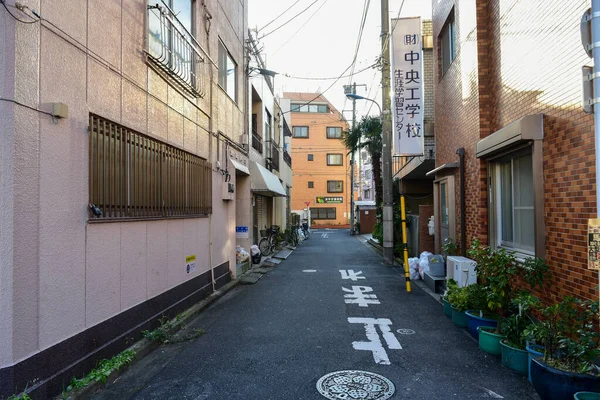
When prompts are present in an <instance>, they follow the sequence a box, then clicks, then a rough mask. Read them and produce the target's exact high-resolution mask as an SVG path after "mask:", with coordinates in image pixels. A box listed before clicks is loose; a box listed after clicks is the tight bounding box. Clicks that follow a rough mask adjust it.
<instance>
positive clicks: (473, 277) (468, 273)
mask: <svg viewBox="0 0 600 400" xmlns="http://www.w3.org/2000/svg"><path fill="white" fill-rule="evenodd" d="M446 264H447V277H448V278H453V279H454V280H455V281H456V283H458V287H464V286H469V285H472V284H474V283H477V272H476V271H475V267H477V263H476V262H475V261H473V260H471V259H469V258H467V257H461V256H448V258H447V259H446Z"/></svg>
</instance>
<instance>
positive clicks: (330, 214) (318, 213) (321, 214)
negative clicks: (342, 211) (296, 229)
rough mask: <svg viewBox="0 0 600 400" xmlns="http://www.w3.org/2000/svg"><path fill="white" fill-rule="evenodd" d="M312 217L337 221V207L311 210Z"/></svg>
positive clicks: (313, 208)
mask: <svg viewBox="0 0 600 400" xmlns="http://www.w3.org/2000/svg"><path fill="white" fill-rule="evenodd" d="M310 217H311V218H312V219H313V220H315V219H335V207H322V208H315V207H312V208H311V209H310Z"/></svg>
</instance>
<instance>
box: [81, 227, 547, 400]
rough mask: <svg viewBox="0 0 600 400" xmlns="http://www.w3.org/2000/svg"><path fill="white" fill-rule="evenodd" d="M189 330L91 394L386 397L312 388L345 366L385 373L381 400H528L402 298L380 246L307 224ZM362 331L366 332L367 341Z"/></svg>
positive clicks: (513, 380) (431, 313)
mask: <svg viewBox="0 0 600 400" xmlns="http://www.w3.org/2000/svg"><path fill="white" fill-rule="evenodd" d="M371 289H372V291H371ZM359 292H360V293H362V294H363V295H364V294H366V295H367V296H362V295H361V294H360V293H359ZM355 293H358V294H355ZM368 295H372V296H368ZM347 303H348V304H347ZM388 320H389V321H388ZM388 324H389V325H388ZM369 325H370V328H369ZM387 328H389V333H387V334H386V333H385V332H386V330H387ZM194 329H202V330H204V331H205V332H206V333H205V334H204V335H202V336H200V337H199V338H197V339H195V340H193V341H189V342H183V343H177V344H171V345H169V344H167V345H163V346H161V347H160V348H159V349H157V350H155V351H154V352H153V353H151V354H150V355H149V356H147V357H146V358H144V359H142V360H141V361H139V362H137V363H135V364H134V365H133V366H132V367H131V368H130V370H128V371H127V372H125V373H124V374H123V375H122V376H121V377H120V378H118V380H117V381H116V382H115V383H114V384H111V385H108V386H107V387H106V388H105V389H103V390H102V391H101V392H100V393H97V394H96V395H95V396H93V397H92V398H94V399H97V400H102V399H106V400H108V399H212V400H218V399H276V400H282V399H302V400H303V399H307V400H308V399H315V400H316V399H323V398H331V399H333V398H340V399H342V398H346V399H355V398H356V399H358V398H361V399H363V398H368V399H387V398H389V395H391V394H392V393H393V390H394V389H393V387H391V386H390V387H388V386H386V385H387V383H385V381H383V383H382V385H381V387H377V386H375V385H371V386H367V392H369V390H371V389H373V388H375V389H373V390H374V391H372V392H370V393H369V394H368V397H364V396H365V393H366V392H363V391H360V390H358V391H355V392H351V393H350V394H348V393H345V392H344V391H345V390H346V389H345V386H343V385H342V386H339V385H334V384H332V381H331V380H328V379H325V380H324V381H323V382H322V383H323V386H324V387H325V389H324V391H325V393H329V394H328V395H327V396H325V397H324V396H323V395H322V394H320V393H319V391H318V390H317V386H316V385H317V382H318V381H319V379H320V378H321V377H323V376H325V375H327V374H330V373H334V372H337V371H347V370H350V371H366V372H371V373H375V374H379V375H381V376H383V377H384V378H387V379H388V380H389V381H391V383H392V384H393V386H394V387H395V392H396V395H395V396H393V398H406V399H450V398H456V399H481V398H504V399H537V395H536V394H535V393H534V391H533V388H532V387H531V385H529V384H528V383H527V378H526V377H523V376H519V375H517V374H515V373H513V372H512V371H510V370H509V369H507V368H505V367H503V366H502V365H501V364H500V360H499V359H496V358H494V357H492V356H489V355H486V353H484V352H482V351H480V350H479V349H478V347H477V343H476V342H475V341H474V340H473V339H471V337H470V336H469V335H468V333H467V332H466V331H465V330H462V329H460V328H457V327H455V326H454V325H453V323H452V321H451V320H450V319H449V318H447V317H445V316H444V315H443V313H442V306H441V305H440V304H439V303H438V302H437V301H436V300H434V299H433V298H432V297H431V296H429V295H428V294H427V293H425V292H424V291H423V290H421V289H420V288H419V287H418V286H416V285H413V292H412V293H410V294H409V293H407V292H406V291H405V287H404V277H403V276H402V275H401V270H400V269H399V268H397V267H396V268H390V267H386V266H384V265H383V263H382V257H381V255H380V253H378V252H377V251H376V250H375V249H374V248H373V247H371V245H369V244H368V243H365V242H364V241H362V242H361V241H359V239H357V238H356V237H351V236H349V235H348V233H347V230H315V231H313V234H312V236H311V238H310V240H307V241H305V242H303V243H302V244H301V245H300V246H299V247H298V249H297V250H296V251H294V252H293V253H292V254H291V255H290V257H289V258H288V259H286V260H285V261H283V262H282V263H281V264H280V265H279V266H277V267H276V268H274V269H273V270H272V271H271V272H269V273H268V274H266V275H265V276H264V277H263V278H262V279H261V280H259V281H258V282H257V283H256V284H255V285H250V286H238V287H237V288H235V289H234V290H232V291H231V292H229V293H228V294H226V295H225V296H224V297H223V298H222V299H220V300H219V301H217V302H216V303H215V304H214V305H213V306H211V307H210V308H208V309H207V310H206V311H204V312H203V313H202V314H201V315H200V316H199V317H198V318H197V319H196V320H195V321H194V322H193V323H191V324H189V325H188V327H187V328H186V330H187V331H192V330H194ZM367 331H370V332H375V334H374V335H372V336H371V339H368V338H367ZM356 348H358V350H357V349H356ZM363 379H364V378H363ZM334 382H336V383H339V382H341V381H340V380H339V379H338V380H336V381H334ZM360 382H362V381H360ZM373 382H375V381H373ZM348 386H350V385H348ZM363 386H364V385H363ZM355 390H356V388H355ZM334 396H338V397H334Z"/></svg>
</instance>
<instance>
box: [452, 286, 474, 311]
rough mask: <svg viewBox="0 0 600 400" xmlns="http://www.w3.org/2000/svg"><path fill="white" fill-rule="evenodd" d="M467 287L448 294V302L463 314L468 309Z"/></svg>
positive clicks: (457, 288)
mask: <svg viewBox="0 0 600 400" xmlns="http://www.w3.org/2000/svg"><path fill="white" fill-rule="evenodd" d="M467 288H468V286H464V287H456V288H455V289H454V290H452V291H451V292H450V293H449V294H448V301H449V302H450V304H451V305H452V307H454V308H455V309H456V310H458V311H461V312H464V311H467V309H468V308H469V294H468V293H467Z"/></svg>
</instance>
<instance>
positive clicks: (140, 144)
mask: <svg viewBox="0 0 600 400" xmlns="http://www.w3.org/2000/svg"><path fill="white" fill-rule="evenodd" d="M89 123H90V126H89V135H90V136H89V202H90V206H91V207H90V209H91V210H92V211H95V210H98V211H100V214H98V213H94V212H90V220H115V219H156V218H182V217H194V216H203V215H208V214H210V213H211V212H212V175H211V172H212V166H211V164H210V163H209V162H208V161H206V160H204V159H202V158H200V157H198V156H195V155H193V154H191V153H188V152H185V151H183V150H181V149H178V148H176V147H174V146H170V145H168V144H165V143H162V142H160V141H158V140H155V139H153V138H150V137H148V136H146V135H143V134H141V133H139V132H135V131H133V130H131V129H128V128H126V127H124V126H122V125H119V124H116V123H114V122H112V121H109V120H106V119H104V118H102V117H99V116H97V115H95V114H90V121H89ZM92 206H93V207H92Z"/></svg>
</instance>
